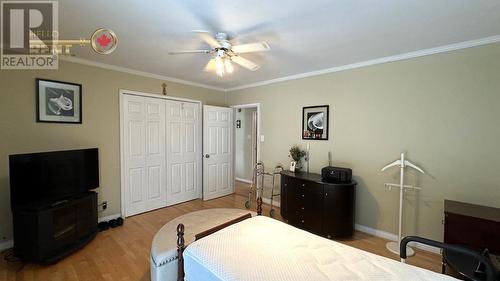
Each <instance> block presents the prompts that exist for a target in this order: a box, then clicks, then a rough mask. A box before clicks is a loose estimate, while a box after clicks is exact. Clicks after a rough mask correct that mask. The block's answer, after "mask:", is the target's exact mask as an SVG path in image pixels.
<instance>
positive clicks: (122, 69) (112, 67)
mask: <svg viewBox="0 0 500 281" xmlns="http://www.w3.org/2000/svg"><path fill="white" fill-rule="evenodd" d="M59 59H60V60H62V61H67V62H72V63H78V64H84V65H89V66H95V67H99V68H104V69H108V70H114V71H119V72H124V73H128V74H133V75H138V76H143V77H148V78H154V79H159V80H165V81H170V82H174V83H179V84H184V85H188V86H193V87H199V88H205V89H210V90H216V91H219V92H225V91H226V90H225V89H224V88H219V87H215V86H210V85H206V84H202V83H196V82H192V81H187V80H182V79H178V78H173V77H169V76H164V75H159V74H154V73H150V72H145V71H140V70H135V69H131V68H127V67H122V66H117V65H112V64H107V63H101V62H95V61H91V60H87V59H82V58H77V57H68V56H60V57H59Z"/></svg>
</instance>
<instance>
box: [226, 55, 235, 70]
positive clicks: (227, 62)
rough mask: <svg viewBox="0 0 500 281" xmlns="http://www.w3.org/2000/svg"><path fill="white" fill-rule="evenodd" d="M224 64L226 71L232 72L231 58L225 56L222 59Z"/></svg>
mask: <svg viewBox="0 0 500 281" xmlns="http://www.w3.org/2000/svg"><path fill="white" fill-rule="evenodd" d="M224 66H225V68H226V72H227V73H233V71H234V67H233V64H232V63H231V58H230V57H227V58H226V59H225V60H224Z"/></svg>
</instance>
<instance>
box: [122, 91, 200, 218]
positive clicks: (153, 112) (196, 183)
mask: <svg viewBox="0 0 500 281" xmlns="http://www.w3.org/2000/svg"><path fill="white" fill-rule="evenodd" d="M120 114H121V121H120V122H121V139H120V142H121V149H122V153H121V154H122V156H121V159H122V167H121V171H122V188H121V190H122V213H123V215H124V216H125V217H127V216H132V215H135V214H139V213H143V212H147V211H151V210H154V209H158V208H162V207H166V206H169V205H173V204H177V203H181V202H185V201H188V200H193V199H196V198H199V197H201V184H202V178H201V172H202V171H201V161H202V160H201V155H202V154H201V148H202V146H201V118H200V116H199V114H200V105H199V103H195V102H184V101H177V100H169V99H166V98H164V97H151V96H147V95H144V96H143V95H140V94H121V95H120Z"/></svg>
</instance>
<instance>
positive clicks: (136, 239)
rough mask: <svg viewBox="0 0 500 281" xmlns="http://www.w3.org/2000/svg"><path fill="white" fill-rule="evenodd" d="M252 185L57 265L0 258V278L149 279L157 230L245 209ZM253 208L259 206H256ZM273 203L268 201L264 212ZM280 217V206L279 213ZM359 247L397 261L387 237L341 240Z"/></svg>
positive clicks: (151, 219) (100, 238)
mask: <svg viewBox="0 0 500 281" xmlns="http://www.w3.org/2000/svg"><path fill="white" fill-rule="evenodd" d="M247 188H248V185H247V184H244V183H237V185H236V191H235V193H234V194H232V195H229V196H225V197H222V198H218V199H214V200H210V201H202V200H193V201H190V202H186V203H182V204H178V205H175V206H171V207H167V208H163V209H159V210H155V211H152V212H148V213H144V214H140V215H137V216H133V217H130V218H127V219H126V221H125V224H124V225H123V226H121V227H117V228H113V229H109V230H106V231H103V232H100V233H99V234H98V235H97V237H96V238H95V239H94V240H93V241H92V242H90V244H88V245H87V246H85V247H84V248H83V249H81V250H79V251H78V252H76V253H73V254H72V255H70V256H69V257H67V258H65V259H63V260H61V261H59V262H58V263H56V264H54V265H38V264H25V265H23V264H22V263H20V262H6V261H4V259H3V256H2V260H1V261H0V280H1V281H4V280H5V281H13V280H16V281H21V280H37V281H44V280H51V281H52V280H89V281H90V280H150V275H149V251H150V245H151V241H152V239H153V236H154V235H155V233H156V232H157V231H158V230H159V229H160V228H161V227H162V226H163V225H164V224H165V223H167V222H168V221H170V220H171V219H173V218H175V217H177V216H180V215H182V214H185V213H188V212H192V211H196V210H201V209H207V208H242V209H244V208H245V207H244V203H245V201H246V198H247V197H246V196H247ZM252 208H253V209H254V210H255V204H253V206H252ZM268 214H269V206H268V205H264V215H268ZM276 214H277V216H278V217H277V218H276V219H280V220H281V219H282V218H281V217H280V216H279V210H277V212H276ZM339 242H341V243H344V244H347V245H350V246H352V247H355V248H359V249H363V250H366V251H369V252H372V253H375V254H378V255H382V256H386V257H389V258H393V259H396V260H398V257H397V256H396V255H393V254H391V253H389V252H388V251H387V250H386V249H385V243H386V242H387V241H386V240H384V239H381V238H378V237H374V236H371V235H368V234H365V233H362V232H356V233H355V235H354V237H353V238H352V239H349V240H342V241H339ZM440 260H441V259H440V256H439V255H436V254H433V253H429V252H426V251H421V250H417V254H416V256H415V257H412V258H410V259H409V260H408V261H409V263H410V264H413V265H416V266H419V267H423V268H427V269H430V270H433V271H437V272H440V268H441V266H440Z"/></svg>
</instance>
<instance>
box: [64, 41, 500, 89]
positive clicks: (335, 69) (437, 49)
mask: <svg viewBox="0 0 500 281" xmlns="http://www.w3.org/2000/svg"><path fill="white" fill-rule="evenodd" d="M498 42H500V35H495V36H490V37H484V38H480V39H475V40H470V41H464V42H460V43H455V44H449V45H444V46H439V47H435V48H429V49H423V50H418V51H414V52H409V53H403V54H399V55H394V56H388V57H382V58H378V59H373V60H367V61H362V62H356V63H352V64H346V65H341V66H335V67H331V68H326V69H320V70H315V71H311V72H304V73H299V74H294V75H289V76H284V77H280V78H275V79H271V80H265V81H260V82H255V83H251V84H246V85H241V86H236V87H230V88H221V87H215V86H211V85H207V84H202V83H197V82H192V81H187V80H182V79H178V78H173V77H169V76H164V75H159V74H154V73H150V72H145V71H140V70H135V69H131V68H126V67H122V66H117V65H112V64H106V63H101V62H95V61H91V60H87V59H81V58H76V57H65V56H61V57H60V59H61V60H62V61H68V62H73V63H78V64H84V65H89V66H95V67H99V68H104V69H109V70H114V71H119V72H124V73H129V74H134V75H139V76H143V77H148V78H155V79H159V80H165V81H170V82H174V83H179V84H184V85H188V86H194V87H199V88H205V89H210V90H215V91H219V92H223V93H228V92H233V91H237V90H243V89H248V88H255V87H259V86H265V85H269V84H275V83H280V82H285V81H290V80H297V79H302V78H307V77H312V76H318V75H323V74H328V73H334V72H340V71H345V70H350V69H356V68H361V67H367V66H373V65H377V64H384V63H390V62H396V61H402V60H408V59H413V58H418V57H424V56H429V55H435V54H439V53H446V52H451V51H456V50H461V49H467V48H472V47H477V46H482V45H487V44H493V43H498Z"/></svg>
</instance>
